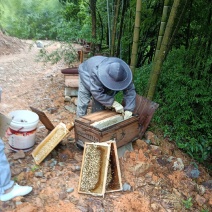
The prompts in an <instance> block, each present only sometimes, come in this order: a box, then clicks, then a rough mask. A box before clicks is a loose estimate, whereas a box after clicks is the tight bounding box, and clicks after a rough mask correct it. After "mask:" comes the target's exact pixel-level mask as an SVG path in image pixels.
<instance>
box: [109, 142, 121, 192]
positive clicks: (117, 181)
mask: <svg viewBox="0 0 212 212" xmlns="http://www.w3.org/2000/svg"><path fill="white" fill-rule="evenodd" d="M106 143H108V144H110V145H111V147H110V163H111V169H112V180H111V182H110V183H109V185H108V186H107V187H106V193H108V192H115V191H122V181H121V171H120V165H119V158H118V152H117V146H116V141H115V140H111V141H107V142H106Z"/></svg>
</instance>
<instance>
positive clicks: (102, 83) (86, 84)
mask: <svg viewBox="0 0 212 212" xmlns="http://www.w3.org/2000/svg"><path fill="white" fill-rule="evenodd" d="M78 71H79V90H78V100H77V101H78V102H77V117H81V116H84V115H86V114H87V108H88V104H89V102H90V99H91V97H92V102H93V104H92V112H96V111H101V110H104V109H105V107H108V108H114V109H115V111H116V112H117V113H121V114H123V116H124V119H127V118H129V117H131V116H132V113H133V110H134V108H135V97H136V92H135V86H134V84H133V82H132V72H131V70H130V68H129V66H128V65H127V64H126V63H125V62H124V61H123V60H121V59H119V58H116V57H104V56H94V57H91V58H89V59H88V60H86V61H85V62H83V63H82V64H80V66H79V69H78ZM119 91H123V102H124V107H123V106H122V105H121V104H120V103H118V102H117V101H115V99H114V96H115V95H116V94H117V93H118V92H119Z"/></svg>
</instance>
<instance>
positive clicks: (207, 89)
mask: <svg viewBox="0 0 212 212" xmlns="http://www.w3.org/2000/svg"><path fill="white" fill-rule="evenodd" d="M190 54H191V52H189V50H185V49H184V48H181V49H178V50H173V51H172V52H171V53H170V55H169V57H168V58H167V61H166V63H165V64H164V67H163V71H162V74H161V78H160V80H159V84H158V90H157V94H156V96H155V100H154V101H156V102H157V103H159V105H160V107H159V109H158V111H157V115H156V116H155V118H154V120H155V121H156V122H157V123H158V124H160V126H162V129H163V131H164V136H167V137H169V138H170V139H171V140H175V142H176V143H177V145H178V147H179V148H181V149H183V150H185V151H186V152H187V153H188V154H189V155H190V156H191V157H193V158H195V159H196V160H198V161H199V162H203V161H205V160H207V159H209V157H210V156H211V152H212V135H211V126H212V122H211V111H212V104H211V103H212V91H211V75H210V64H211V58H208V59H207V61H206V63H205V68H204V69H200V68H199V67H196V68H195V67H193V66H189V64H188V63H187V61H188V60H187V59H186V55H190Z"/></svg>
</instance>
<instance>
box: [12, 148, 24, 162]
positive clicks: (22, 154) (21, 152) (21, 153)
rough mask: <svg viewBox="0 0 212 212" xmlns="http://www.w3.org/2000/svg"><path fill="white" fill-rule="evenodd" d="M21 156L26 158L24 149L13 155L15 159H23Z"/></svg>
mask: <svg viewBox="0 0 212 212" xmlns="http://www.w3.org/2000/svg"><path fill="white" fill-rule="evenodd" d="M21 158H25V153H24V151H23V150H19V151H18V152H16V153H15V154H14V155H13V159H14V160H17V159H21Z"/></svg>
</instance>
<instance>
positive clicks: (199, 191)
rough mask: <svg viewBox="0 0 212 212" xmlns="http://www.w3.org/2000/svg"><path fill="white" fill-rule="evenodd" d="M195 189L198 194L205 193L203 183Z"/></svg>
mask: <svg viewBox="0 0 212 212" xmlns="http://www.w3.org/2000/svg"><path fill="white" fill-rule="evenodd" d="M197 191H198V193H199V194H200V195H203V194H204V193H205V187H204V186H203V185H197Z"/></svg>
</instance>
